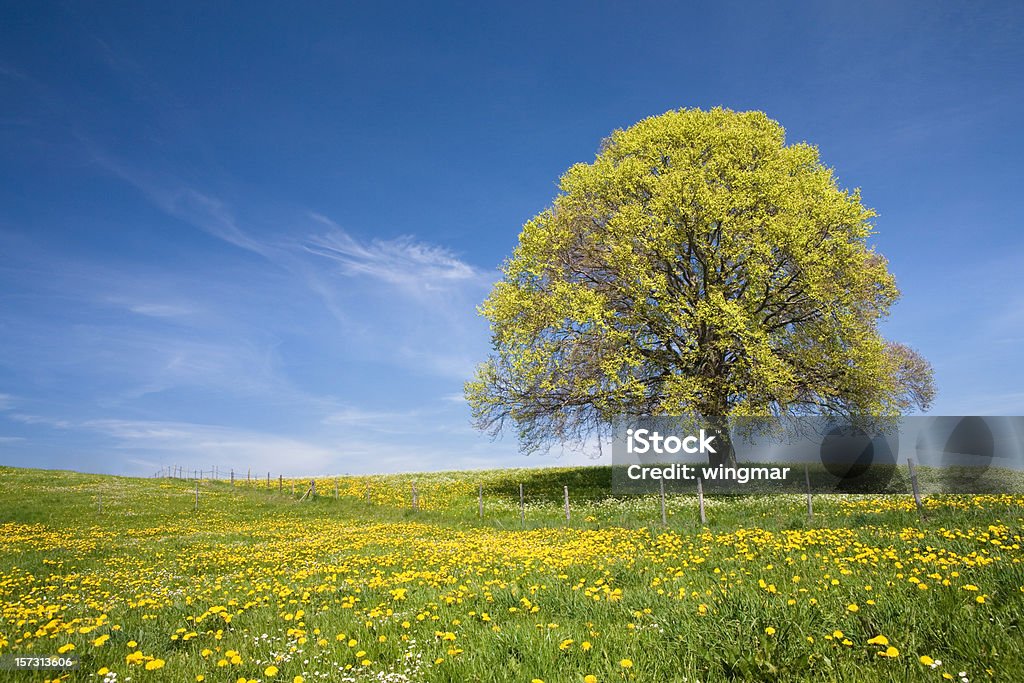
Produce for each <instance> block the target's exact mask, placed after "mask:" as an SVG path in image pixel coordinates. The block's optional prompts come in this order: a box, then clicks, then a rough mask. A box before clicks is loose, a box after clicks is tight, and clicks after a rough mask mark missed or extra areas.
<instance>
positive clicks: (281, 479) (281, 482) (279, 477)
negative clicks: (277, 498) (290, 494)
mask: <svg viewBox="0 0 1024 683" xmlns="http://www.w3.org/2000/svg"><path fill="white" fill-rule="evenodd" d="M277 492H278V493H284V475H283V474H279V475H277Z"/></svg>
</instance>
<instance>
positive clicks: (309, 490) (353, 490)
mask: <svg viewBox="0 0 1024 683" xmlns="http://www.w3.org/2000/svg"><path fill="white" fill-rule="evenodd" d="M907 467H908V470H909V474H910V482H911V484H912V489H911V491H910V493H911V494H912V496H913V500H914V504H915V507H916V509H917V512H918V515H919V516H920V518H921V520H922V521H923V520H924V519H925V515H924V505H923V503H922V498H921V495H920V492H919V489H918V482H917V473H916V469H915V467H914V463H913V461H912V460H911V461H908V463H907ZM153 476H154V477H157V478H170V479H181V480H188V481H194V482H195V490H194V497H195V501H194V509H195V510H196V511H198V510H199V508H200V497H201V496H200V483H201V482H222V483H226V484H228V485H230V486H239V487H249V488H257V489H263V490H267V491H270V492H274V493H277V494H278V495H285V494H286V493H287V495H290V497H292V498H293V499H294V498H297V500H298V501H299V502H303V501H308V500H314V499H316V498H318V497H320V498H323V497H325V496H326V497H332V498H333V499H334V500H339V499H340V498H342V497H344V498H347V499H359V500H365V502H366V504H367V505H374V504H378V503H384V502H385V501H384V497H383V496H382V495H381V492H382V491H383V492H384V493H385V494H387V495H388V496H389V497H388V499H387V502H386V504H391V505H392V506H394V505H395V504H396V503H397V502H398V501H397V500H396V499H395V498H394V497H393V496H394V494H395V492H396V487H395V486H394V485H392V486H385V485H383V484H379V485H378V490H376V491H375V487H374V484H373V483H371V482H370V481H368V479H369V478H368V477H350V476H345V477H333V478H332V477H319V478H316V477H314V478H310V479H295V478H286V477H285V476H284V475H283V474H278V475H277V476H276V477H274V476H273V474H272V473H271V472H266V473H265V476H264V474H263V473H259V474H257V475H256V476H253V472H252V469H251V468H247V469H246V471H245V477H244V479H243V478H242V476H241V474H240V471H236V470H235V469H234V468H231V467H228V468H220V467H218V466H211V468H210V469H209V470H204V469H188V468H186V467H183V466H180V465H169V466H166V467H163V468H161V469H160V470H158V471H157V472H155V473H154V474H153ZM804 478H805V481H806V485H807V491H806V497H807V519H808V521H809V522H810V521H813V520H814V503H813V492H812V488H811V478H810V473H809V471H808V470H807V468H806V467H805V470H804ZM318 479H319V480H320V481H321V485H320V489H319V490H320V492H321V493H320V494H319V496H318V493H317V490H318V489H317V480H318ZM342 482H344V485H343V484H342ZM324 483H327V484H328V486H324V485H323V484H324ZM462 483H463V484H464V486H463V489H465V485H466V484H468V482H462ZM297 484H299V485H298V487H297ZM473 489H475V492H476V503H477V506H476V507H477V516H478V517H479V518H480V519H481V520H482V519H484V518H485V507H484V500H485V497H484V484H483V483H482V482H477V483H476V485H475V486H472V485H470V488H469V489H468V491H466V490H463V493H467V492H472V491H473ZM327 491H333V493H325V492H327ZM518 493H519V500H518V512H519V522H520V524H521V525H522V526H524V527H525V526H526V517H527V515H526V511H527V505H526V503H527V499H528V493H529V492H528V491H527V488H526V486H525V485H524V484H523V483H519V485H518ZM694 493H696V509H695V511H694V512H695V513H696V514H695V516H694V518H695V519H699V520H700V523H701V524H702V525H706V524H707V509H706V505H705V498H704V487H703V483H702V480H701V479H700V478H699V477H698V478H697V480H696V485H695V491H694ZM562 494H563V495H562V504H563V506H564V513H565V522H566V523H567V524H570V523H571V522H572V497H571V495H570V487H569V486H568V485H564V486H563V487H562ZM375 495H376V497H375ZM407 495H408V498H407V499H406V503H405V504H406V505H408V509H409V510H410V511H411V512H419V511H420V510H421V509H423V499H421V491H420V488H419V486H418V485H417V482H416V481H412V482H411V483H410V484H409V487H408V494H407ZM657 497H658V508H659V510H660V513H661V514H660V518H661V524H662V525H663V526H664V525H667V524H668V513H667V508H666V493H665V486H664V482H660V484H659V490H658V492H657ZM448 502H449V503H452V502H454V499H452V500H449V501H448ZM97 507H98V509H99V510H100V511H101V512H102V509H103V502H102V499H99V500H97ZM450 507H451V505H447V506H445V505H441V506H436V507H433V508H431V509H450Z"/></svg>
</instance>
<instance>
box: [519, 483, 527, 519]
mask: <svg viewBox="0 0 1024 683" xmlns="http://www.w3.org/2000/svg"><path fill="white" fill-rule="evenodd" d="M519 523H520V524H522V525H523V526H526V499H525V498H524V497H523V485H522V483H520V484H519Z"/></svg>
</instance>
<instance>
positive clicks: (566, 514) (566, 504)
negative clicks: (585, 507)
mask: <svg viewBox="0 0 1024 683" xmlns="http://www.w3.org/2000/svg"><path fill="white" fill-rule="evenodd" d="M562 492H563V493H564V494H565V521H566V522H568V521H569V487H568V486H563V487H562Z"/></svg>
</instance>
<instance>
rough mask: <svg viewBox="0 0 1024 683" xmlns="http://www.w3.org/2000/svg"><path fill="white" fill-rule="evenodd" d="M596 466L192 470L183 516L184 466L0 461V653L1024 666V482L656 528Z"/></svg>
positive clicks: (634, 671)
mask: <svg viewBox="0 0 1024 683" xmlns="http://www.w3.org/2000/svg"><path fill="white" fill-rule="evenodd" d="M609 478H610V474H609V470H607V469H606V468H579V469H541V470H504V471H494V472H464V473H446V474H429V475H417V476H415V477H414V476H411V475H407V476H392V477H375V478H371V477H362V478H355V477H345V478H339V479H338V480H337V483H338V495H337V497H335V493H334V483H335V481H336V480H334V479H326V478H324V479H320V480H318V482H317V490H318V492H319V493H320V495H319V496H318V497H317V498H316V499H314V500H310V499H308V498H307V499H306V500H303V501H301V502H300V501H298V500H297V498H298V495H299V494H301V493H303V492H304V491H305V490H306V487H307V486H308V480H306V481H302V482H297V483H296V487H297V488H296V495H294V496H293V495H292V493H291V488H292V482H290V481H286V482H284V483H283V484H282V485H281V491H279V489H278V482H277V481H276V480H274V481H272V482H271V485H270V486H269V487H268V486H267V484H266V481H263V480H261V481H259V482H255V481H254V482H252V483H246V482H244V481H241V482H238V483H236V485H235V486H231V485H229V484H228V483H225V482H204V483H202V484H201V486H200V505H199V510H198V512H196V511H194V509H193V505H194V493H195V488H194V487H195V485H194V483H192V482H189V481H183V480H172V479H129V478H117V477H106V476H96V475H83V474H74V473H68V472H47V471H38V470H16V469H10V468H0V528H2V531H3V533H2V535H0V607H2V615H0V656H4V655H10V654H12V653H16V654H32V655H49V654H57V653H65V654H73V655H77V656H78V657H80V659H81V668H80V669H79V670H77V671H74V672H68V673H67V674H65V676H64V678H63V680H87V681H89V680H91V681H106V682H107V683H111V682H113V681H128V680H131V681H133V682H145V681H210V682H220V681H228V682H231V683H236V682H238V681H242V680H244V681H247V682H249V681H265V682H268V681H287V682H288V683H293V682H297V681H304V682H307V683H309V682H313V681H394V682H398V681H523V682H525V683H530V682H531V681H535V680H541V681H544V682H545V683H553V682H561V681H575V682H587V683H593V681H602V682H603V681H708V680H712V681H717V680H816V681H817V680H825V681H828V680H835V681H851V680H852V681H860V680H864V681H873V680H883V681H890V680H891V681H943V680H956V681H962V679H966V680H969V681H983V680H1002V681H1022V680H1024V632H1022V620H1024V551H1022V549H1021V542H1022V535H1024V531H1022V525H1024V507H1022V506H1024V497H1021V496H1010V495H997V494H989V495H977V496H932V497H929V498H927V499H926V501H925V505H926V509H927V519H926V521H924V522H921V521H919V519H918V517H917V513H916V510H915V508H914V504H913V501H912V499H911V498H910V497H909V496H906V495H902V496H874V497H861V496H818V497H816V499H815V510H814V511H815V516H814V519H813V520H812V521H809V520H808V519H807V510H806V503H805V500H804V498H803V497H801V496H771V497H759V498H755V497H746V498H736V497H734V498H724V497H723V498H710V499H709V500H708V505H707V514H708V523H707V525H706V526H702V525H701V524H700V523H699V520H698V518H697V511H696V503H695V501H694V499H693V497H690V496H684V495H676V496H670V497H669V499H668V501H667V507H668V510H667V512H668V524H667V525H666V526H663V525H662V524H661V513H660V508H659V503H658V500H657V498H656V497H635V498H623V499H616V498H611V497H608V496H607V491H608V481H609ZM413 481H415V482H416V485H417V489H418V491H419V495H420V509H419V510H418V511H411V510H410V509H409V497H410V488H411V484H412V482H413ZM519 483H524V484H525V490H526V493H527V506H526V521H525V524H523V523H521V521H520V510H519V493H518V486H519ZM481 484H482V485H483V491H484V517H483V519H480V518H479V517H478V509H477V505H478V501H477V493H478V486H479V485H481ZM563 485H569V486H570V490H571V492H572V518H571V521H570V522H568V523H567V522H566V520H565V517H564V512H563V507H562V506H563V500H562V491H563V489H562V486H563ZM367 492H369V502H368V501H367ZM101 500H102V511H100V510H99V502H100V501H101ZM940 662H941V664H940ZM56 675H58V674H55V673H28V672H10V671H6V672H5V671H0V677H2V678H3V679H4V680H17V681H42V680H47V679H50V678H53V677H54V676H56Z"/></svg>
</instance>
